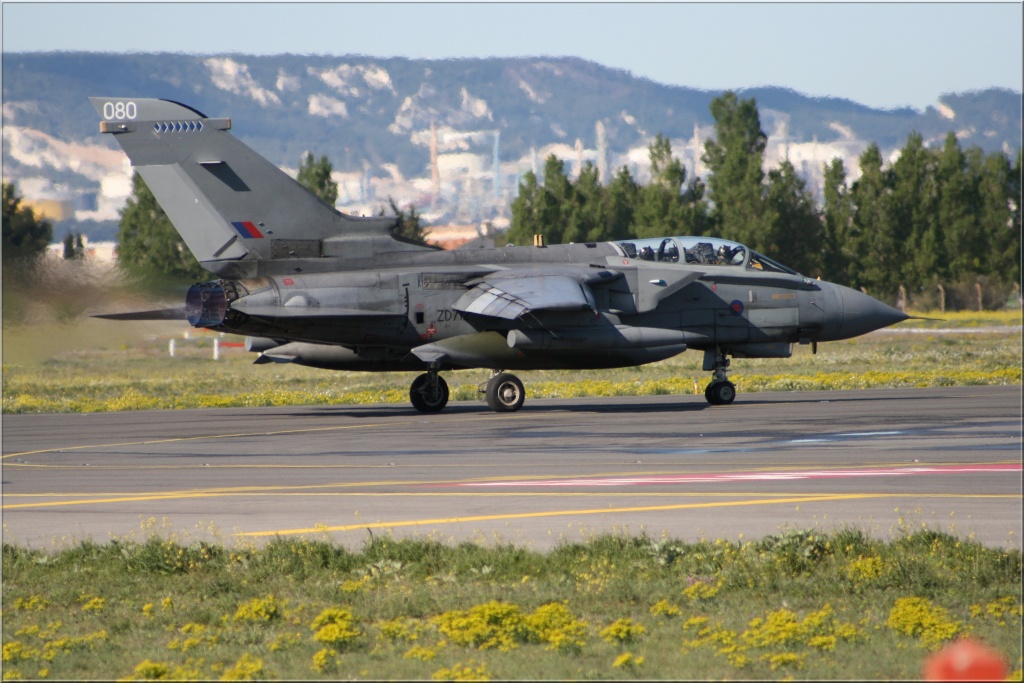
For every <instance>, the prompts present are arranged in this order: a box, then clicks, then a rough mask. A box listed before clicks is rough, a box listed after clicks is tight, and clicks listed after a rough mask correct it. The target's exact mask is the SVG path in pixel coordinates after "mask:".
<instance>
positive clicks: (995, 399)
mask: <svg viewBox="0 0 1024 683" xmlns="http://www.w3.org/2000/svg"><path fill="white" fill-rule="evenodd" d="M2 463H3V470H2V474H3V487H2V494H3V537H4V541H5V542H9V543H17V544H20V545H25V546H29V547H35V548H44V549H45V548H54V547H62V546H65V545H68V544H71V543H74V542H76V541H78V540H80V539H86V538H91V539H92V540H94V541H97V542H103V541H106V540H108V539H110V538H113V537H119V538H124V537H136V538H142V537H145V536H147V535H148V534H150V533H153V532H156V533H160V534H165V535H174V536H175V537H176V538H178V539H179V540H182V541H190V540H200V539H202V540H215V541H219V542H226V543H229V544H233V543H239V542H242V543H248V542H255V543H259V542H262V541H265V540H267V539H270V538H273V537H275V536H277V535H281V536H295V537H305V538H325V537H329V538H331V539H333V540H335V541H336V542H340V543H343V544H345V545H347V546H350V547H353V548H358V547H359V546H360V545H361V544H362V542H363V541H364V540H365V539H366V538H368V536H369V535H370V534H374V535H381V534H389V533H390V534H394V535H396V536H403V537H404V536H413V537H419V538H433V539H438V540H442V541H445V542H457V541H462V540H476V541H480V542H485V543H514V544H518V545H523V546H526V547H531V548H535V549H545V548H549V547H551V546H553V545H555V544H557V543H559V542H562V541H570V542H571V541H579V540H584V539H586V538H588V537H590V536H592V535H594V534H598V533H604V532H621V533H628V534H639V533H646V534H648V535H649V536H652V537H661V536H662V535H663V534H664V535H667V536H669V537H673V538H679V539H683V540H697V539H700V538H705V539H715V538H724V539H727V540H731V541H735V540H738V539H745V540H746V539H756V538H760V537H763V536H765V535H768V534H775V533H780V532H782V531H785V530H787V529H803V528H809V527H813V528H818V529H821V530H823V531H829V530H833V529H836V528H840V527H850V526H853V527H858V528H861V529H863V530H864V531H865V532H867V533H869V534H871V535H873V536H879V537H883V538H889V537H892V536H893V535H897V534H900V533H904V532H907V531H913V530H915V529H918V528H921V527H922V526H927V527H928V528H931V529H941V530H943V531H947V532H950V533H954V534H957V535H959V536H963V537H965V538H966V537H970V538H974V539H976V540H978V541H981V542H983V543H985V544H987V545H991V546H1001V547H1010V548H1020V545H1021V543H1020V541H1021V534H1022V529H1021V527H1022V521H1021V519H1022V518H1021V515H1022V510H1021V387H1019V386H1014V387H950V388H932V389H908V390H880V391H834V392H793V393H763V394H745V395H740V396H739V397H738V398H737V399H736V402H735V403H734V404H733V405H731V406H719V407H711V406H708V404H707V403H706V402H705V400H704V397H703V396H650V397H621V398H595V399H574V400H530V399H529V398H528V399H527V403H526V406H525V407H524V408H523V409H522V410H521V411H520V412H518V413H513V414H496V413H492V412H490V411H489V410H487V408H486V406H485V405H484V404H483V403H482V402H479V403H478V402H455V403H451V404H449V406H448V408H446V409H445V411H444V412H443V413H440V414H436V415H424V414H420V413H416V412H415V411H414V410H413V409H412V408H411V407H409V406H407V405H375V406H322V407H288V408H255V409H210V410H183V411H150V412H129V413H100V414H88V415H78V414H73V415H5V416H3V460H2Z"/></svg>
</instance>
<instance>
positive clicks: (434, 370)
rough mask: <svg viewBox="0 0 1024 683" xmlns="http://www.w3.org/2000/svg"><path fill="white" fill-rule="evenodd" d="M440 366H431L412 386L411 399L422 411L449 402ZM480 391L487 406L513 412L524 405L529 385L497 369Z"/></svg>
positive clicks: (438, 409) (436, 409)
mask: <svg viewBox="0 0 1024 683" xmlns="http://www.w3.org/2000/svg"><path fill="white" fill-rule="evenodd" d="M439 369H440V368H439V367H430V368H429V369H428V370H427V372H425V373H423V374H422V375H420V376H419V377H417V378H416V379H415V380H413V383H412V386H411V387H409V401H411V402H412V406H413V408H415V409H416V410H418V411H420V412H421V413H439V412H441V411H442V410H443V409H444V407H445V406H446V405H448V383H447V382H445V381H444V378H443V377H441V376H440V375H439V374H438V370H439ZM480 393H482V394H483V395H484V398H485V399H486V400H487V405H488V407H489V408H490V409H491V410H493V411H494V412H496V413H514V412H515V411H517V410H519V409H520V408H522V407H523V402H524V401H525V400H526V389H524V388H523V383H522V381H520V379H519V378H518V377H516V376H515V375H513V374H511V373H508V372H501V371H500V370H495V371H494V372H492V373H491V377H490V379H488V380H487V382H486V383H485V384H483V385H481V388H480Z"/></svg>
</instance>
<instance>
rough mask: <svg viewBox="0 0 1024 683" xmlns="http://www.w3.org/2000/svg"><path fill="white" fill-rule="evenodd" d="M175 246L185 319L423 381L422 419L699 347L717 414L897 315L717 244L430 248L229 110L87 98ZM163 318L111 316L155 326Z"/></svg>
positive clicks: (318, 359) (259, 343) (272, 348)
mask: <svg viewBox="0 0 1024 683" xmlns="http://www.w3.org/2000/svg"><path fill="white" fill-rule="evenodd" d="M90 100H91V102H92V104H93V105H94V106H95V108H96V110H97V111H98V112H99V114H100V116H101V117H102V120H101V122H100V131H101V133H106V134H110V135H113V136H114V139H115V140H117V142H118V143H119V144H120V145H121V147H122V149H123V150H124V151H125V153H126V154H127V155H128V158H129V159H130V160H131V163H132V166H133V167H134V168H135V170H136V171H138V173H140V174H141V175H142V178H143V179H144V180H145V181H146V184H147V185H148V186H149V188H150V189H151V190H152V192H153V194H154V195H155V197H156V199H157V201H158V202H159V203H160V206H162V207H163V209H164V211H165V212H166V213H167V215H168V217H169V218H170V220H171V222H172V223H173V225H174V227H175V229H177V231H178V232H179V233H180V235H181V237H182V239H183V241H184V242H185V244H186V245H187V247H188V248H189V249H190V250H191V252H192V253H193V254H194V255H195V257H196V259H198V261H199V262H200V263H201V264H202V266H203V267H204V268H206V269H207V270H209V271H210V272H211V273H213V274H214V275H216V276H217V279H216V280H213V281H210V282H204V283H200V284H196V285H193V286H192V287H191V288H190V289H189V291H188V293H187V295H186V297H185V305H184V307H183V309H179V310H177V311H174V312H172V314H174V313H180V314H181V316H182V317H184V318H187V320H188V321H189V323H191V324H192V325H193V326H195V327H198V328H205V329H209V330H216V331H219V332H225V333H230V334H237V335H246V337H247V339H246V346H247V348H248V349H249V350H251V351H254V352H257V353H259V354H260V355H259V356H258V358H257V360H256V362H257V363H268V362H287V363H297V364H299V365H307V366H312V367H317V368H326V369H335V370H368V371H409V370H421V371H423V372H422V374H420V375H419V376H418V377H417V378H416V379H415V380H414V381H413V382H412V386H411V387H410V389H409V399H410V401H411V403H412V405H413V406H414V407H415V408H416V409H417V410H420V411H422V412H425V413H432V412H438V411H440V410H442V409H443V408H444V407H445V405H446V404H447V403H448V395H449V391H448V385H447V383H446V382H445V380H444V378H443V377H442V376H441V373H442V372H444V371H450V370H457V369H463V368H488V369H490V370H491V375H490V379H489V380H487V382H486V384H485V385H482V386H481V392H482V393H483V394H484V397H485V399H486V402H487V404H488V406H489V407H490V408H491V409H492V410H494V411H497V412H513V411H517V410H519V409H520V408H521V407H522V406H523V401H524V399H525V398H526V391H525V389H524V387H523V383H522V382H521V381H520V380H519V378H518V377H516V376H515V375H514V374H511V373H510V372H508V371H509V370H534V369H601V368H614V367H627V366H636V365H643V364H645V363H652V362H655V361H660V360H664V359H666V358H671V357H672V356H675V355H677V354H679V353H682V352H683V351H685V350H686V349H688V348H690V349H695V350H698V351H702V352H703V353H704V363H703V368H704V370H705V371H707V372H710V373H711V381H710V382H709V384H708V385H707V389H706V390H705V392H704V395H705V397H706V398H707V401H708V402H709V403H710V404H712V405H716V406H717V405H728V404H730V403H732V402H733V399H734V398H735V397H736V387H735V385H734V384H733V383H732V382H730V381H729V379H728V376H727V375H728V371H729V364H730V357H732V358H788V357H790V356H791V355H792V352H793V345H794V344H812V345H814V348H815V350H816V345H817V343H818V342H825V341H835V340H840V339H849V338H851V337H856V336H859V335H862V334H866V333H868V332H871V331H873V330H877V329H880V328H883V327H886V326H888V325H892V324H894V323H898V322H900V321H903V320H906V319H907V318H908V317H909V316H907V315H906V314H904V313H903V312H901V311H899V310H896V309H894V308H891V307H889V306H887V305H885V304H883V303H881V302H879V301H877V300H875V299H873V298H871V297H870V296H868V295H866V294H864V293H861V292H858V291H856V290H853V289H850V288H847V287H844V286H842V285H838V284H833V283H830V282H823V281H821V280H816V279H812V278H809V277H805V276H803V275H801V274H799V273H797V272H796V271H794V270H793V269H791V268H788V267H786V266H785V265H782V264H781V263H779V262H778V261H776V260H773V259H772V258H769V257H768V256H766V255H764V254H760V253H757V252H755V251H753V250H751V249H748V248H747V247H745V246H744V245H742V244H738V243H736V242H733V241H730V240H725V239H718V238H712V237H674V236H669V237H664V238H656V239H627V240H620V241H615V242H586V243H578V244H560V245H545V244H543V242H542V241H540V240H538V241H537V243H535V244H534V245H532V246H506V247H503V248H496V249H474V250H450V251H449V250H442V249H439V248H436V247H432V246H428V245H424V244H420V243H417V242H413V241H410V240H406V239H403V238H401V237H398V236H396V235H395V234H394V229H395V227H396V223H397V220H396V219H395V218H393V217H383V216H377V217H367V218H364V217H356V216H349V215H346V214H344V213H341V212H339V211H337V210H335V209H334V208H333V207H332V206H329V205H327V204H326V203H325V202H323V201H321V200H320V199H319V198H317V197H316V196H315V195H313V194H312V193H311V192H309V191H308V190H306V189H305V188H304V187H303V186H302V185H300V184H299V183H297V182H296V181H295V180H293V179H292V178H291V177H289V176H288V175H287V174H286V173H284V172H283V171H281V170H280V169H279V168H277V167H276V166H274V165H273V164H272V163H270V162H269V161H267V160H266V159H264V158H262V157H260V156H259V155H257V154H256V153H255V152H254V151H253V150H251V149H250V148H249V147H247V146H246V145H245V144H243V143H242V142H241V141H240V140H238V139H237V138H236V137H234V136H233V135H232V134H231V133H230V132H229V130H230V129H231V120H230V119H228V118H211V117H208V116H206V115H204V114H202V113H200V112H199V111H197V110H195V109H193V108H191V107H188V106H186V105H183V104H180V103H177V102H172V101H169V100H161V99H149V98H120V97H93V98H90ZM167 316H168V312H167V311H150V312H142V313H134V314H115V315H111V316H106V317H112V318H121V319H133V318H134V319H144V318H146V317H152V318H157V317H167Z"/></svg>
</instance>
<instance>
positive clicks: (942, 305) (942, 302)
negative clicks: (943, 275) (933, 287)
mask: <svg viewBox="0 0 1024 683" xmlns="http://www.w3.org/2000/svg"><path fill="white" fill-rule="evenodd" d="M939 312H940V313H945V312H946V288H945V287H943V286H942V285H941V284H940V285H939Z"/></svg>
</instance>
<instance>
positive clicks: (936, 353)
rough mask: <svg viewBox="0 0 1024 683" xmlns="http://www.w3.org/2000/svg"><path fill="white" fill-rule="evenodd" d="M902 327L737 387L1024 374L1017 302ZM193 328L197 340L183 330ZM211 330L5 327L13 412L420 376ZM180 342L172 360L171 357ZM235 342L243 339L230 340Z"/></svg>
mask: <svg viewBox="0 0 1024 683" xmlns="http://www.w3.org/2000/svg"><path fill="white" fill-rule="evenodd" d="M945 318H946V320H944V321H941V322H939V321H925V320H912V321H907V322H905V323H901V324H900V325H898V326H896V328H894V331H882V332H876V333H873V334H870V335H867V336H865V337H860V338H858V339H852V340H848V341H842V342H832V343H828V344H822V345H820V346H819V348H818V353H817V354H816V355H812V353H811V349H810V347H809V346H797V347H796V348H795V352H794V355H793V357H792V358H790V359H784V360H777V359H769V360H756V359H755V360H743V359H738V360H734V361H733V365H732V374H731V379H732V380H733V382H735V384H736V386H737V388H738V390H739V392H740V393H741V394H743V393H745V392H756V391H793V390H802V389H803V390H811V389H865V388H885V387H914V386H953V385H967V384H1003V385H1005V384H1020V383H1021V331H1020V324H1021V314H1020V312H1019V311H1010V312H987V313H955V314H946V315H945ZM185 333H189V334H190V337H191V338H190V339H187V340H186V339H184V337H183V335H184V334H185ZM214 337H215V335H213V334H210V333H203V332H197V331H196V330H192V329H191V328H189V327H188V326H187V325H184V324H182V323H173V324H172V323H163V324H160V323H145V324H140V323H122V322H110V321H101V320H91V319H80V318H76V319H73V320H72V321H70V322H68V323H59V322H53V321H51V322H46V323H42V324H36V325H10V326H7V327H5V328H4V348H3V412H4V413H26V412H101V411H116V410H146V409H157V408H166V409H173V408H200V407H232V406H237V407H244V406H270V405H310V404H345V403H380V402H384V403H405V402H407V401H408V387H409V384H410V383H411V381H412V379H413V377H414V376H415V374H414V373H365V372H331V371H326V370H316V369H312V368H302V367H298V366H292V365H281V364H268V365H263V366H258V367H251V364H252V361H253V359H254V358H255V355H254V354H250V353H247V352H245V351H243V350H241V349H237V348H224V349H221V350H220V359H219V360H217V361H214V360H213V341H214ZM171 339H174V340H175V357H174V358H171V357H170V355H169V344H170V340H171ZM223 339H224V340H225V341H227V340H231V341H238V340H239V338H237V337H230V336H227V337H223ZM701 362H702V354H701V353H699V352H686V353H683V354H681V355H679V356H677V357H675V358H671V359H669V360H666V361H662V362H660V363H654V364H651V365H646V366H643V367H635V368H621V369H615V370H593V371H537V372H522V373H518V374H519V375H520V377H521V378H522V380H523V382H524V383H525V384H526V389H527V396H528V400H529V399H530V398H543V397H552V398H554V397H574V396H623V395H650V394H692V393H694V392H695V388H696V390H697V391H703V388H704V386H706V384H707V382H708V381H709V373H705V372H704V371H703V370H702V369H701ZM487 375H488V371H486V370H464V371H457V372H450V373H446V378H447V380H448V382H449V384H450V385H451V389H452V400H454V401H460V400H479V394H478V392H477V385H478V384H480V383H481V382H483V381H485V380H486V379H487Z"/></svg>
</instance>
